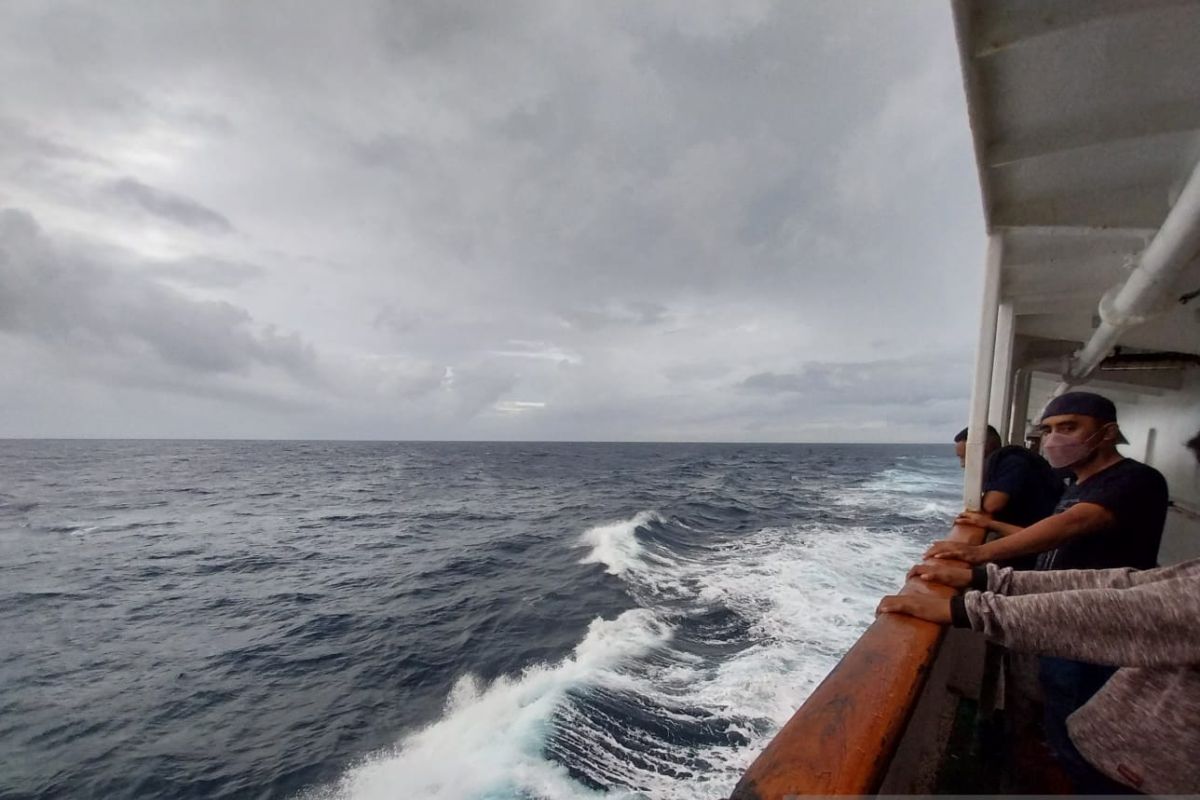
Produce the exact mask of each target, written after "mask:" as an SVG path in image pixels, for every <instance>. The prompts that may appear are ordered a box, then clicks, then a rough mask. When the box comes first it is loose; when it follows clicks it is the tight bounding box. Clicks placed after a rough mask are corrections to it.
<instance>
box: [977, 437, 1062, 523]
mask: <svg viewBox="0 0 1200 800" xmlns="http://www.w3.org/2000/svg"><path fill="white" fill-rule="evenodd" d="M983 491H984V494H987V493H988V492H1004V493H1005V494H1007V495H1008V503H1006V504H1005V506H1004V508H1002V509H1000V510H999V511H997V512H996V513H995V514H994V515H993V516H994V517H995V518H996V519H997V520H999V521H1000V522H1007V523H1009V524H1010V525H1018V526H1020V527H1022V528H1028V527H1029V526H1030V525H1032V524H1033V523H1035V522H1040V521H1041V520H1043V519H1045V518H1046V517H1048V516H1050V515H1051V514H1053V513H1054V508H1055V506H1057V505H1058V500H1059V498H1060V497H1062V493H1063V482H1062V480H1061V479H1059V478H1057V477H1055V475H1054V470H1052V469H1051V468H1050V465H1049V464H1047V463H1046V459H1044V458H1042V457H1041V456H1039V455H1038V454H1037V453H1033V452H1031V451H1029V450H1026V449H1025V448H1024V447H1019V446H1017V445H1010V446H1008V447H1001V448H1000V449H999V450H997V451H996V452H994V453H992V454H991V455H990V456H989V457H988V460H987V466H986V468H985V470H984V479H983Z"/></svg>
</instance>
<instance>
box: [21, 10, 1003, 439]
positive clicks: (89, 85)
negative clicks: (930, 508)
mask: <svg viewBox="0 0 1200 800" xmlns="http://www.w3.org/2000/svg"><path fill="white" fill-rule="evenodd" d="M0 86H3V91H0V387H2V389H0V436H5V437H42V436H104V437H184V438H188V437H202V438H335V439H466V440H477V439H488V440H493V439H494V440H616V441H768V442H773V441H780V442H793V441H794V442H821V441H832V442H839V441H846V442H858V441H945V440H948V439H949V438H950V437H951V436H952V435H953V434H954V432H956V431H957V430H958V429H959V428H960V427H961V426H962V425H963V424H965V423H964V420H965V417H966V411H967V398H968V394H969V382H970V365H971V361H972V355H971V354H972V351H973V348H974V343H975V336H976V330H977V325H978V322H977V320H978V313H979V293H980V285H981V273H982V264H983V256H984V249H985V240H984V233H983V223H982V215H981V204H980V199H979V191H978V185H977V179H976V172H975V167H974V161H973V157H972V149H971V140H970V134H969V129H968V124H967V119H966V111H965V102H964V98H963V90H962V83H961V77H960V71H959V66H958V58H957V52H956V47H955V41H954V33H953V26H952V22H951V18H950V8H949V3H945V2H935V1H934V0H906V1H905V2H895V0H884V1H881V2H867V1H866V0H854V2H846V0H831V1H830V2H816V0H803V1H802V2H801V1H800V0H786V1H781V2H766V1H765V0H735V1H734V2H729V0H652V2H643V1H642V0H639V1H638V2H622V1H620V0H616V1H613V2H609V1H607V0H606V1H605V2H600V1H599V0H589V1H588V2H574V1H573V0H545V1H544V2H542V1H540V0H538V1H535V0H504V2H484V1H483V0H472V1H471V2H459V0H408V1H407V2H368V1H366V0H363V1H359V0H349V1H348V2H340V3H326V2H298V1H297V2H271V3H245V2H242V0H235V1H234V2H219V1H218V0H213V1H212V2H204V3H154V2H146V1H145V0H143V1H141V2H124V1H123V0H111V1H106V2H104V3H95V2H91V1H90V0H89V1H88V2H80V3H70V2H57V1H56V0H51V1H50V2H47V1H46V0H29V1H26V0H7V2H5V3H4V4H2V5H0Z"/></svg>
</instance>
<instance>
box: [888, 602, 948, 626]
mask: <svg viewBox="0 0 1200 800" xmlns="http://www.w3.org/2000/svg"><path fill="white" fill-rule="evenodd" d="M875 613H876V614H908V615H909V616H910V617H916V618H917V619H926V620H929V621H930V622H937V623H940V624H942V625H946V624H948V623H949V622H950V600H949V599H948V598H945V597H934V596H933V595H929V594H893V595H888V596H887V597H885V598H883V599H882V600H880V601H879V607H878V608H876V609H875Z"/></svg>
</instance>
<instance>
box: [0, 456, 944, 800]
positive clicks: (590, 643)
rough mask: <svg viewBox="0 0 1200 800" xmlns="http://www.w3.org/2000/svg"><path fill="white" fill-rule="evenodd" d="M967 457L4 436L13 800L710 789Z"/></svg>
mask: <svg viewBox="0 0 1200 800" xmlns="http://www.w3.org/2000/svg"><path fill="white" fill-rule="evenodd" d="M959 480H960V475H959V468H958V465H957V462H956V461H955V459H954V457H953V455H952V453H951V451H950V449H949V447H948V446H835V445H787V446H784V445H639V444H487V443H476V444H441V443H333V442H195V441H191V442H166V441H113V442H105V441H0V796H3V797H5V798H24V797H31V798H34V797H36V798H52V797H54V798H57V797H82V798H88V797H96V798H125V797H182V798H201V797H203V798H210V797H212V798H217V797H220V798H232V797H239V798H240V797H250V798H258V797H262V798H276V797H279V798H282V797H305V798H585V797H607V798H616V797H629V798H633V797H650V798H688V799H689V800H692V799H693V798H706V797H708V798H716V797H722V796H724V795H725V794H726V793H727V792H728V791H729V789H730V788H731V787H732V785H733V783H734V782H735V781H736V779H737V776H738V774H739V773H740V770H741V769H742V768H743V767H744V766H745V765H746V764H747V763H748V762H749V761H750V760H751V759H752V758H753V757H754V755H755V754H756V753H757V751H758V749H759V748H761V746H762V745H763V744H764V743H765V741H766V740H767V739H768V738H769V737H770V735H771V734H772V733H773V732H774V731H775V730H776V729H777V728H778V727H779V726H780V725H781V724H782V723H783V722H784V721H785V720H786V719H787V718H788V716H789V715H790V714H791V712H792V711H793V710H794V708H795V707H796V706H797V705H798V704H799V703H800V702H801V701H802V700H803V699H804V697H805V696H806V695H807V694H808V693H809V692H810V691H811V690H812V688H813V687H814V686H815V685H816V683H817V682H819V681H820V679H821V678H822V677H823V676H824V675H825V674H826V673H827V672H828V670H829V669H830V668H831V667H832V666H833V665H834V664H835V663H836V661H837V659H838V657H839V656H840V655H841V654H842V653H843V652H844V651H845V650H846V649H847V648H848V647H849V646H850V645H851V644H852V643H853V641H854V639H855V638H856V637H857V635H858V634H859V633H860V631H861V630H862V629H863V628H864V627H865V626H866V625H867V624H868V622H869V621H870V619H871V616H872V610H873V608H874V605H875V602H876V600H877V599H878V597H879V596H880V595H881V594H883V593H884V592H886V591H889V590H891V589H893V588H895V587H896V586H897V585H898V584H899V582H900V580H901V577H902V574H903V571H904V569H905V567H906V566H907V565H908V564H909V563H911V562H912V561H913V560H915V559H916V558H917V556H918V555H919V553H920V551H921V549H922V547H923V545H924V544H925V543H926V542H928V541H929V540H930V539H931V538H934V537H935V536H936V535H938V534H940V533H942V532H944V531H945V529H946V526H947V524H948V523H949V521H950V518H951V514H952V511H953V509H954V506H955V503H956V498H957V496H958V491H959V490H958V486H959Z"/></svg>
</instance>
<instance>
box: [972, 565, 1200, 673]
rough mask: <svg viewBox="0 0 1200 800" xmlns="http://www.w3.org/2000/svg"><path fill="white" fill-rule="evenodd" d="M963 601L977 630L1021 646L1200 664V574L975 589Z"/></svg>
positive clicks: (1140, 661) (1134, 662)
mask: <svg viewBox="0 0 1200 800" xmlns="http://www.w3.org/2000/svg"><path fill="white" fill-rule="evenodd" d="M1114 571H1116V572H1119V570H1105V571H1104V572H1114ZM1047 574H1050V573H1047ZM963 603H964V606H965V609H966V613H967V617H968V618H969V619H970V622H971V627H972V628H973V629H974V630H977V631H981V632H982V633H983V634H984V635H985V636H987V637H988V638H989V639H992V640H993V641H996V642H999V643H1000V644H1003V645H1005V646H1007V647H1010V648H1012V649H1013V650H1019V651H1022V652H1028V653H1036V654H1039V655H1048V656H1059V657H1061V658H1072V659H1077V660H1079V661H1089V662H1091V663H1094V664H1109V665H1112V666H1120V667H1149V666H1156V667H1162V666H1180V665H1197V664H1200V636H1197V635H1196V626H1197V622H1198V621H1200V575H1195V576H1185V577H1176V578H1172V579H1168V580H1158V581H1153V582H1149V583H1144V584H1143V585H1138V586H1133V587H1131V588H1127V589H1123V588H1099V589H1064V590H1062V591H1046V592H1043V593H1040V594H1024V595H1019V596H1013V597H1006V596H1004V595H1001V594H997V593H995V592H977V591H973V592H967V593H966V594H965V595H964V596H963Z"/></svg>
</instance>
